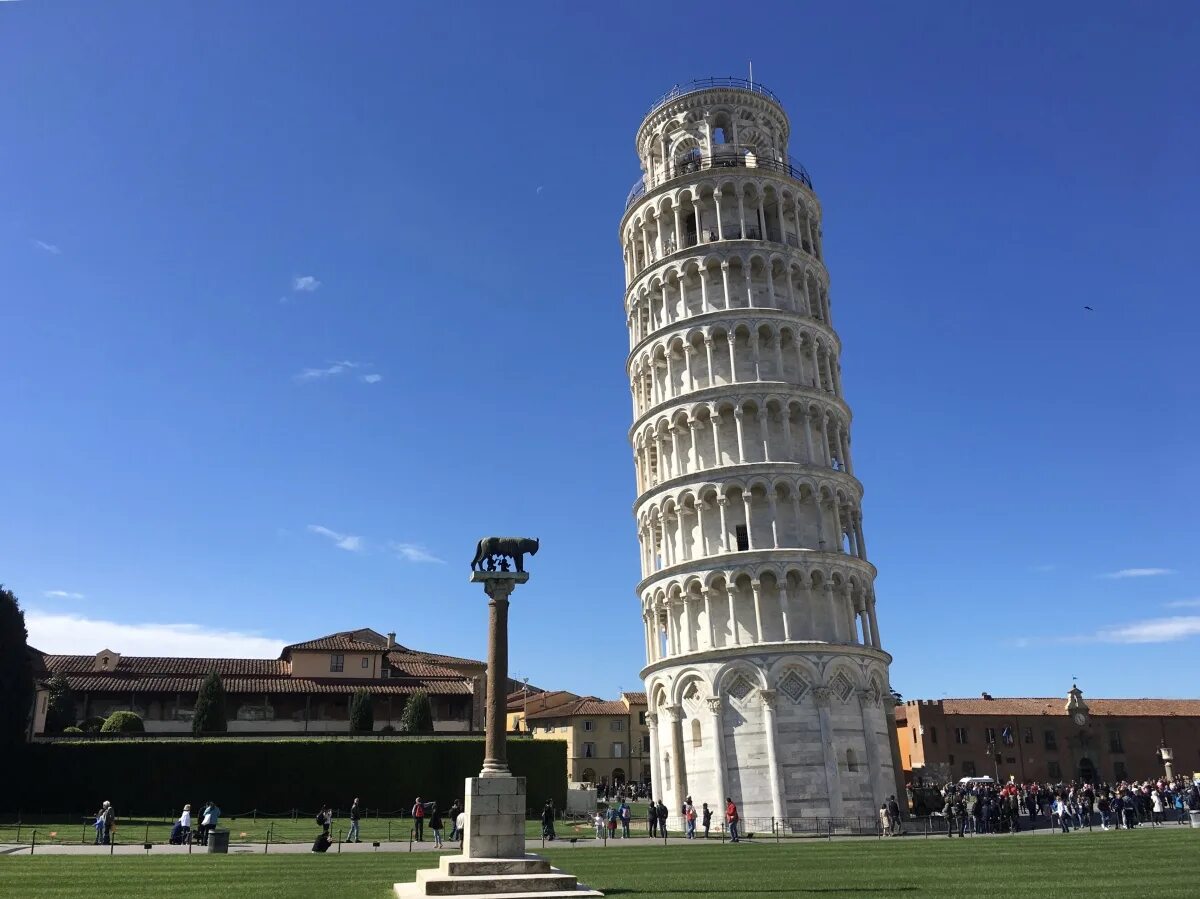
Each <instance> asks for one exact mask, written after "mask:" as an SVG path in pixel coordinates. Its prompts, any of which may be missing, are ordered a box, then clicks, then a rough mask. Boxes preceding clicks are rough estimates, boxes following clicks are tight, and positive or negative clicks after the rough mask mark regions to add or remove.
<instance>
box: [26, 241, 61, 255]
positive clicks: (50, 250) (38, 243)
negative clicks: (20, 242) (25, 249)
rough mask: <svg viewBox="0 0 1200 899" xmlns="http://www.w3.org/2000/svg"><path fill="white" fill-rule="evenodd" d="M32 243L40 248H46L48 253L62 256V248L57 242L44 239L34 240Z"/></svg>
mask: <svg viewBox="0 0 1200 899" xmlns="http://www.w3.org/2000/svg"><path fill="white" fill-rule="evenodd" d="M30 243H32V244H33V245H34V246H35V247H37V248H38V249H39V250H45V251H46V252H47V253H49V254H50V255H52V256H61V255H62V250H61V249H60V248H59V247H58V246H57V245H55V244H52V243H46V241H44V240H33V241H30Z"/></svg>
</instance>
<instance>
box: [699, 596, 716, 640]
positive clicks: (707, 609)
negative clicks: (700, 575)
mask: <svg viewBox="0 0 1200 899" xmlns="http://www.w3.org/2000/svg"><path fill="white" fill-rule="evenodd" d="M700 593H701V595H702V596H703V597H704V624H705V626H706V627H707V628H708V648H709V649H715V648H716V646H717V629H716V627H714V626H713V617H712V596H711V595H710V593H709V588H708V587H702V588H701V590H700Z"/></svg>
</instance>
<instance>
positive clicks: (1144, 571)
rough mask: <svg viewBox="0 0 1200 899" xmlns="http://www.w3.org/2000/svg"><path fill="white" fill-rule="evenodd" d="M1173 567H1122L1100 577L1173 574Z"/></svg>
mask: <svg viewBox="0 0 1200 899" xmlns="http://www.w3.org/2000/svg"><path fill="white" fill-rule="evenodd" d="M1174 573H1175V570H1174V569H1173V568H1122V569H1121V570H1120V571H1110V572H1109V573H1108V574H1102V575H1100V576H1101V577H1106V578H1110V579H1114V580H1115V579H1119V578H1127V577H1158V576H1159V575H1163V574H1174Z"/></svg>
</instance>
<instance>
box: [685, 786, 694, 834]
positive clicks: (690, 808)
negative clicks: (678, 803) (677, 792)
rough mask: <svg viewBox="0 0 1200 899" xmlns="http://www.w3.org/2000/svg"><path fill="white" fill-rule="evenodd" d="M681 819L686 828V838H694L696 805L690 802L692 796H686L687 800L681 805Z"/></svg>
mask: <svg viewBox="0 0 1200 899" xmlns="http://www.w3.org/2000/svg"><path fill="white" fill-rule="evenodd" d="M683 821H684V825H685V827H686V828H687V831H686V833H687V838H688V839H689V840H694V839H696V806H695V804H694V803H693V802H692V797H691V796H689V797H688V798H687V802H685V803H684V805H683Z"/></svg>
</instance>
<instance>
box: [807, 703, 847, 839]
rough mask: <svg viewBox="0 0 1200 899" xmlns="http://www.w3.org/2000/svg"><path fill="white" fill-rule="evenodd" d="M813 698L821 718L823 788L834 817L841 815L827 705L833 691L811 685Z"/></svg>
mask: <svg viewBox="0 0 1200 899" xmlns="http://www.w3.org/2000/svg"><path fill="white" fill-rule="evenodd" d="M813 699H815V700H816V703H817V712H818V713H819V715H820V719H821V750H822V752H823V753H824V756H825V789H826V790H827V791H828V793H829V814H830V815H831V816H833V817H835V818H840V817H841V815H842V778H841V774H840V773H839V771H838V757H837V747H836V746H835V745H834V743H833V722H832V720H831V719H830V711H829V706H830V703H831V702H832V701H833V691H832V690H830V689H829V687H826V686H818V687H813Z"/></svg>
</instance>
